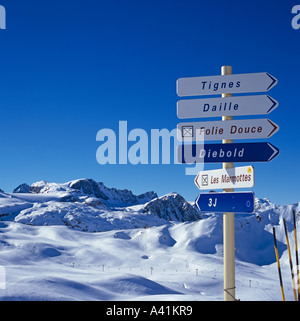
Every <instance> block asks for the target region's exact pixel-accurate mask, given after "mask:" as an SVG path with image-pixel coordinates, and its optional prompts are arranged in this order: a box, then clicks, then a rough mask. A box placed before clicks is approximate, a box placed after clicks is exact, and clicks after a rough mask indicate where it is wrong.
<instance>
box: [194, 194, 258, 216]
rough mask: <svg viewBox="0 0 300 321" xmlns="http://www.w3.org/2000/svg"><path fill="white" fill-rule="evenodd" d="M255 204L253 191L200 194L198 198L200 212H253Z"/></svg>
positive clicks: (197, 203)
mask: <svg viewBox="0 0 300 321" xmlns="http://www.w3.org/2000/svg"><path fill="white" fill-rule="evenodd" d="M254 204H255V199H254V193H253V192H239V193H237V192H234V193H208V194H199V196H198V197H197V199H196V205H197V207H198V209H199V211H200V212H214V213H223V212H224V211H226V212H234V213H239V214H252V213H253V212H254Z"/></svg>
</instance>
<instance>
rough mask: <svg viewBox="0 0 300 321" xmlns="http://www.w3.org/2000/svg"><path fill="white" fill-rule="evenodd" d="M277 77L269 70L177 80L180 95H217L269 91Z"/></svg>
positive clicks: (275, 82)
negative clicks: (268, 71)
mask: <svg viewBox="0 0 300 321" xmlns="http://www.w3.org/2000/svg"><path fill="white" fill-rule="evenodd" d="M276 84H277V79H276V78H275V77H273V76H271V75H270V74H269V73H267V72H261V73H252V74H233V75H223V76H208V77H190V78H179V79H178V80H177V95H178V96H181V97H183V96H198V95H217V94H222V93H228V94H231V93H249V92H263V91H268V90H270V89H271V88H272V87H274V86H275V85H276Z"/></svg>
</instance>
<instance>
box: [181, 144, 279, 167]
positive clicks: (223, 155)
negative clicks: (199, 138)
mask: <svg viewBox="0 0 300 321" xmlns="http://www.w3.org/2000/svg"><path fill="white" fill-rule="evenodd" d="M278 155H279V149H278V148H277V147H275V146H274V145H272V144H271V143H266V142H261V143H232V144H226V145H225V144H204V145H203V144H184V145H179V146H178V147H177V160H178V163H181V164H194V163H223V162H227V163H228V162H230V163H245V162H247V163H251V162H270V161H271V160H272V159H274V158H275V157H277V156H278Z"/></svg>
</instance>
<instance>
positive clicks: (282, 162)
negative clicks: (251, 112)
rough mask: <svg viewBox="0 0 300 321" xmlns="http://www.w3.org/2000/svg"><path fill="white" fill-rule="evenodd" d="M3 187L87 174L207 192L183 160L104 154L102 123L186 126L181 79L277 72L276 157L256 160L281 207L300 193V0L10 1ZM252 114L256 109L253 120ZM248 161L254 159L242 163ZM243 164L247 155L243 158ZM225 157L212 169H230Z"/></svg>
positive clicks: (262, 193)
mask: <svg viewBox="0 0 300 321" xmlns="http://www.w3.org/2000/svg"><path fill="white" fill-rule="evenodd" d="M0 4H1V5H4V6H5V7H6V11H7V30H0V41H1V52H0V70H1V77H0V106H1V127H0V133H1V145H0V146H1V158H0V188H2V189H4V190H5V191H7V192H11V191H12V189H13V188H15V187H16V186H17V185H19V184H21V183H23V182H27V183H28V184H32V183H33V182H35V181H39V180H42V179H44V180H48V181H54V182H66V181H69V180H72V179H77V178H83V177H89V178H93V179H95V180H96V181H103V182H104V183H105V184H106V185H107V186H109V187H116V188H128V189H131V190H133V192H134V193H142V192H144V191H147V190H154V191H156V192H157V193H158V194H159V195H163V194H166V193H168V192H172V191H176V192H178V193H180V194H181V195H183V196H184V197H185V198H186V199H188V200H194V199H195V198H196V196H197V195H198V190H197V188H196V186H195V184H194V182H193V180H194V177H193V176H186V175H185V166H184V165H174V164H173V165H105V166H101V165H99V164H98V163H97V162H96V151H97V148H98V146H99V145H100V143H99V142H96V134H97V132H98V130H100V129H101V128H112V129H114V130H117V128H118V122H119V120H127V121H128V130H130V129H133V128H143V129H145V130H146V131H147V132H148V133H150V130H151V128H153V129H154V128H158V129H161V128H167V129H169V130H171V129H173V128H175V127H176V125H177V123H178V122H179V121H180V120H179V119H177V116H176V102H177V100H178V99H179V98H178V97H177V95H176V86H175V84H176V79H178V78H180V77H190V76H205V75H217V74H219V73H220V67H221V66H222V65H232V66H233V72H234V73H252V72H269V73H270V74H272V75H273V76H275V77H276V78H277V79H278V85H277V86H276V87H274V88H273V89H272V90H271V91H270V92H269V94H270V95H271V96H272V97H274V98H275V99H276V100H278V101H279V107H278V108H277V109H276V110H275V111H274V112H272V113H271V114H270V115H269V116H268V117H269V118H270V119H271V120H273V121H274V122H276V123H277V124H279V126H280V130H279V132H278V133H277V134H275V135H274V136H273V137H271V139H269V140H268V141H269V142H271V143H272V144H274V145H275V146H277V147H278V148H279V149H280V155H279V156H278V157H277V158H275V159H274V160H273V161H272V162H270V163H256V164H252V165H254V167H255V170H256V184H255V187H254V188H253V191H254V192H255V193H256V196H258V197H268V198H269V199H270V200H271V201H273V202H274V203H276V204H286V203H295V202H299V201H300V193H299V192H300V187H299V184H300V171H299V159H300V148H299V138H300V135H299V130H300V126H299V119H300V102H299V97H300V90H299V88H300V59H299V52H300V29H299V30H294V29H292V27H291V20H292V17H293V15H292V14H291V9H292V7H293V6H294V5H295V4H300V1H299V3H297V2H296V1H287V0H280V1H278V0H276V1H274V0H273V1H271V0H264V1H261V0H253V1H240V0H239V1H230V0H228V1H222V0H218V1H202V0H197V1H196V0H159V1H158V0H151V1H144V0H119V1H116V0H109V1H102V0H72V1H71V0H59V1H58V0H51V1H48V0H43V1H40V0H22V1H21V0H0ZM249 118H251V116H250V117H249ZM244 165H247V164H244ZM236 166H238V164H236ZM220 167H221V165H220V164H214V165H211V166H207V167H206V169H217V168H220Z"/></svg>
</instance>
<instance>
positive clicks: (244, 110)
mask: <svg viewBox="0 0 300 321" xmlns="http://www.w3.org/2000/svg"><path fill="white" fill-rule="evenodd" d="M277 106H278V102H277V101H276V100H275V99H273V98H272V97H270V96H268V95H255V96H236V97H227V98H205V99H203V98H202V99H184V100H179V101H178V102H177V117H178V118H181V119H185V118H206V117H219V116H244V115H266V114H269V113H271V112H272V111H273V110H274V109H275V108H277Z"/></svg>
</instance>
